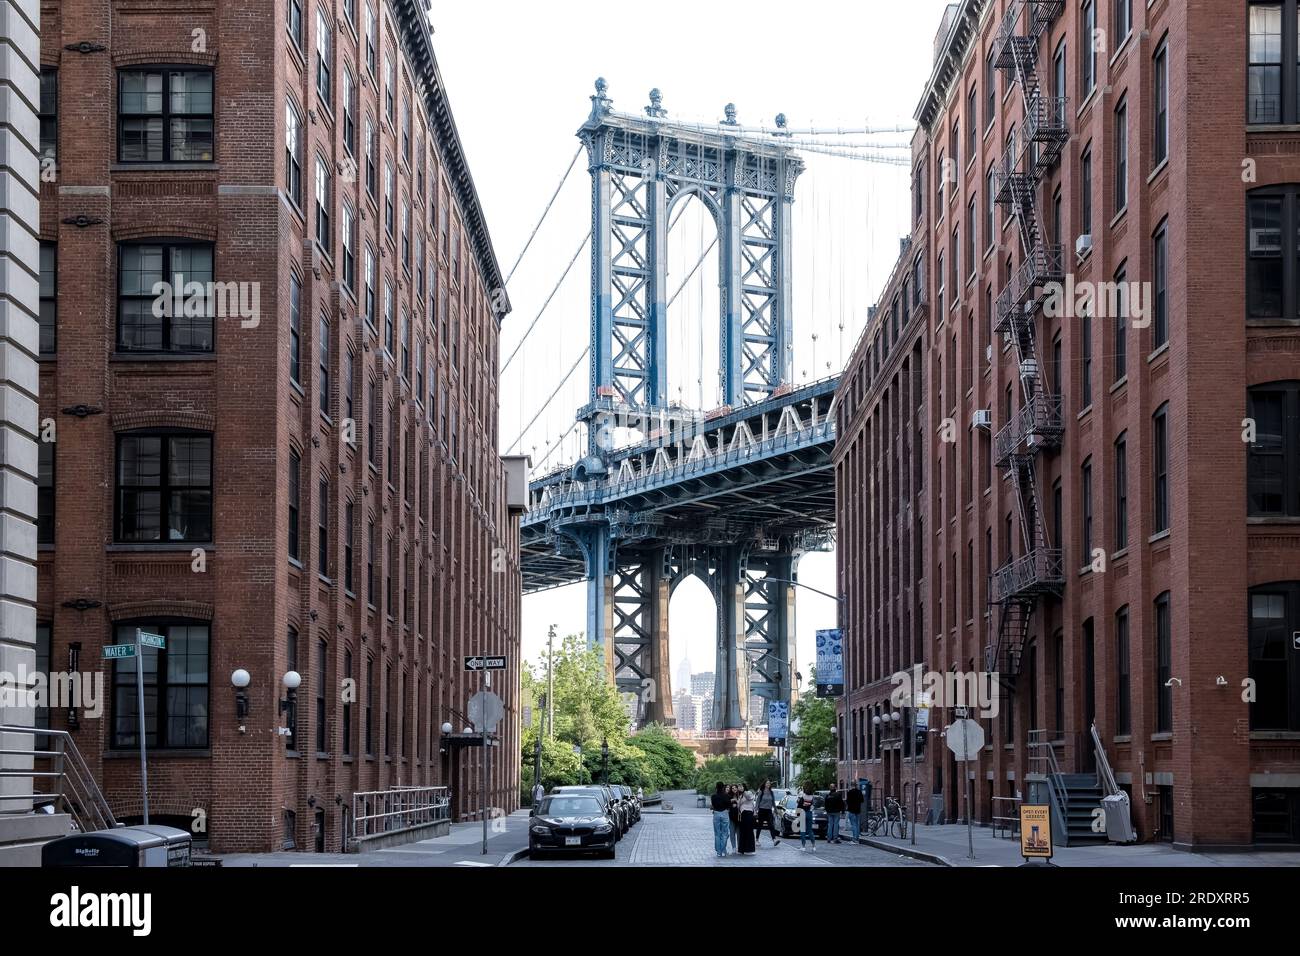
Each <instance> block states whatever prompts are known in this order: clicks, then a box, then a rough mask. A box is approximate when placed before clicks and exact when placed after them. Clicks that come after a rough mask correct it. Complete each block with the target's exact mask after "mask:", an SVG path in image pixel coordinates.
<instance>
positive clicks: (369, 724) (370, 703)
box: [365, 657, 375, 757]
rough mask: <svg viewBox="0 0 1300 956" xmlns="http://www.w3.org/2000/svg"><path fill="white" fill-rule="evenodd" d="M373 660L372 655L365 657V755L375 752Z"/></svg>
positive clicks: (370, 755) (371, 755) (372, 754)
mask: <svg viewBox="0 0 1300 956" xmlns="http://www.w3.org/2000/svg"><path fill="white" fill-rule="evenodd" d="M374 701H375V660H374V658H373V657H367V658H366V713H365V722H366V728H365V730H366V741H365V744H366V746H365V750H366V756H367V757H373V756H374V753H375V710H374Z"/></svg>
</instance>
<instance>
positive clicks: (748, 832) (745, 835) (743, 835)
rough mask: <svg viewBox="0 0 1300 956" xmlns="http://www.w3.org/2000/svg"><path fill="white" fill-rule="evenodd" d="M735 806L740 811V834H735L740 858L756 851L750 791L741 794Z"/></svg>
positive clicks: (752, 799) (752, 800)
mask: <svg viewBox="0 0 1300 956" xmlns="http://www.w3.org/2000/svg"><path fill="white" fill-rule="evenodd" d="M737 806H738V807H739V809H740V832H739V833H738V834H737V840H738V843H737V847H736V849H737V851H738V852H739V853H740V855H741V856H744V855H745V854H746V853H753V852H754V851H755V850H757V849H758V841H757V840H755V839H754V794H753V792H752V791H749V790H744V791H742V792H741V794H740V797H739V800H738V801H737Z"/></svg>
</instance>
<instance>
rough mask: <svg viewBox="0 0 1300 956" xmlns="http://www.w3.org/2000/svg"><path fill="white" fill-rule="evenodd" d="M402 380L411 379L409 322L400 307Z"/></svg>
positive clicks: (403, 309)
mask: <svg viewBox="0 0 1300 956" xmlns="http://www.w3.org/2000/svg"><path fill="white" fill-rule="evenodd" d="M401 338H402V378H404V379H407V380H409V379H410V377H411V320H410V317H409V316H408V315H407V313H406V306H402V335H401Z"/></svg>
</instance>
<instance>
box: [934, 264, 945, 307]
mask: <svg viewBox="0 0 1300 956" xmlns="http://www.w3.org/2000/svg"><path fill="white" fill-rule="evenodd" d="M934 277H935V279H936V280H937V281H938V283H939V288H938V289H936V290H935V304H936V305H937V306H938V308H939V311H938V312H936V313H935V316H936V317H937V321H940V322H942V321H943V315H944V309H943V279H944V271H943V252H940V253H939V260H938V266H937V267H936V271H935V274H934Z"/></svg>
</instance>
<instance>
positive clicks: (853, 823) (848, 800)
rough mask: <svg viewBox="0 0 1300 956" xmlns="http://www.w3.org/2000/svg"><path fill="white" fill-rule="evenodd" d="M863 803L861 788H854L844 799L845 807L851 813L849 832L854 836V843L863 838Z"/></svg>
mask: <svg viewBox="0 0 1300 956" xmlns="http://www.w3.org/2000/svg"><path fill="white" fill-rule="evenodd" d="M862 801H863V797H862V789H861V788H860V787H853V788H852V789H851V790H849V792H848V794H847V795H846V796H845V798H844V806H845V807H846V808H847V809H848V811H849V832H850V833H852V834H853V842H854V843H857V842H858V839H859V838H860V837H861V836H862Z"/></svg>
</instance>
